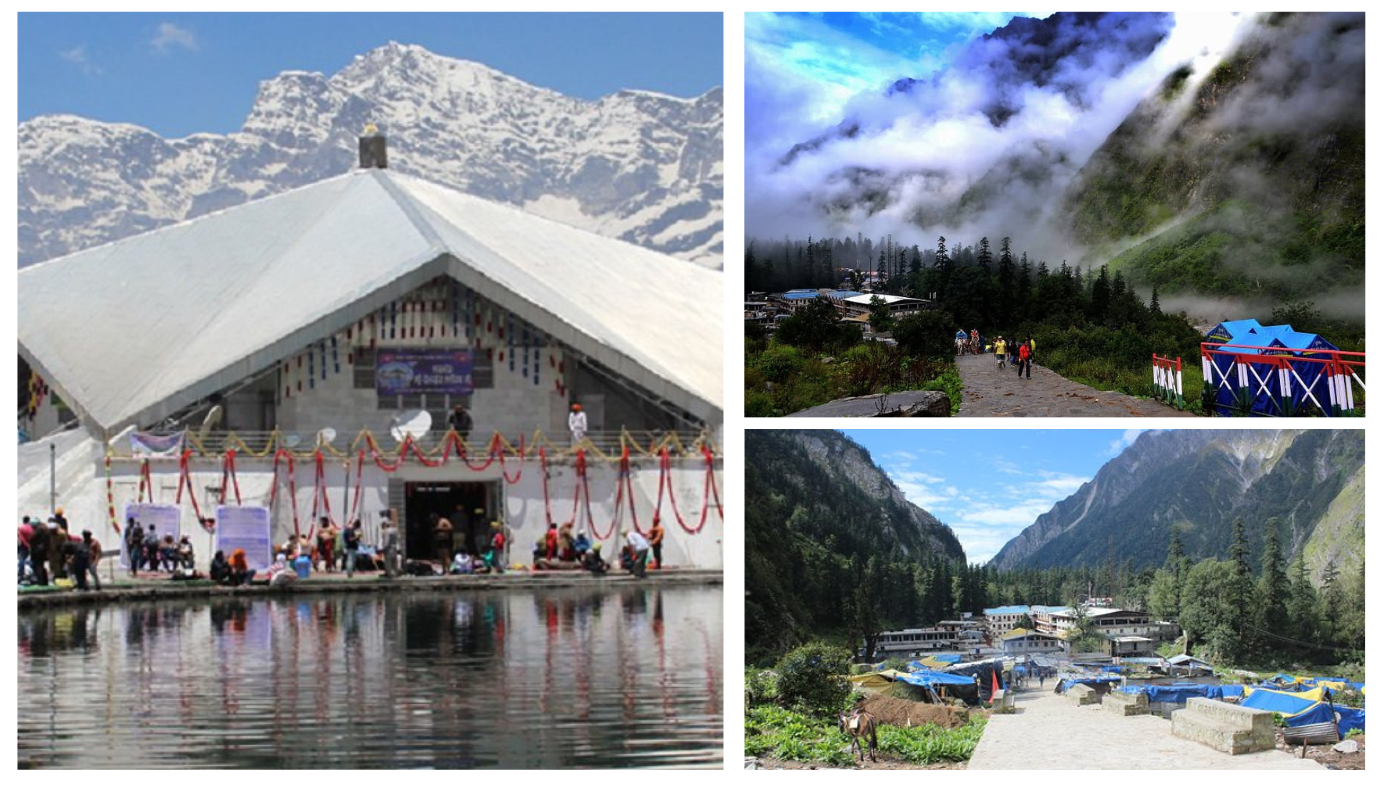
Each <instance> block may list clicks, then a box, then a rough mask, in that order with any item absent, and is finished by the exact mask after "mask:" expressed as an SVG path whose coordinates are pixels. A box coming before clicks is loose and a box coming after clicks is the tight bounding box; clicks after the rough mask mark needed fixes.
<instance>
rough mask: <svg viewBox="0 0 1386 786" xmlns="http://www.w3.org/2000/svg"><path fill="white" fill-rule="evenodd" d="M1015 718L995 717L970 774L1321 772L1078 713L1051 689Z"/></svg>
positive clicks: (1023, 696) (1025, 695)
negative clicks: (1109, 771) (1139, 771)
mask: <svg viewBox="0 0 1386 786" xmlns="http://www.w3.org/2000/svg"><path fill="white" fill-rule="evenodd" d="M1015 706H1016V714H1014V715H993V716H991V718H990V719H989V720H987V728H986V731H985V732H983V734H982V740H981V741H980V742H978V743H977V750H976V751H975V752H974V753H973V754H972V760H971V761H970V762H968V765H967V768H968V769H969V770H1097V769H1104V770H1291V769H1295V770H1317V769H1322V768H1321V767H1320V766H1319V764H1318V762H1316V761H1314V760H1313V759H1300V758H1296V757H1295V756H1292V755H1291V754H1289V753H1286V752H1284V751H1279V750H1272V751H1261V752H1259V753H1244V754H1241V755H1240V756H1233V755H1231V754H1227V753H1222V752H1220V751H1216V750H1213V749H1212V748H1209V747H1207V746H1205V745H1200V744H1198V743H1196V742H1193V741H1191V740H1185V739H1181V738H1179V737H1176V736H1174V734H1173V733H1172V732H1171V731H1170V727H1171V724H1170V722H1169V721H1167V720H1165V719H1164V718H1161V717H1159V716H1158V715H1137V716H1133V717H1129V718H1124V717H1121V716H1119V715H1116V714H1114V713H1111V712H1108V711H1106V710H1104V709H1102V706H1101V705H1099V704H1092V705H1089V706H1086V707H1075V706H1073V705H1071V704H1069V703H1068V699H1067V698H1065V697H1063V696H1056V695H1055V694H1054V692H1053V687H1052V683H1050V684H1048V685H1046V686H1045V688H1044V689H1038V688H1034V689H1031V690H1026V691H1021V692H1020V693H1017V694H1016V697H1015Z"/></svg>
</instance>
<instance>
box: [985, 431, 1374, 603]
mask: <svg viewBox="0 0 1386 786" xmlns="http://www.w3.org/2000/svg"><path fill="white" fill-rule="evenodd" d="M1364 456H1365V453H1364V444H1363V439H1362V432H1361V431H1357V430H1347V429H1341V430H1340V429H1333V430H1322V429H1311V430H1255V431H1246V430H1240V431H1235V430H1214V429H1197V430H1180V431H1166V432H1158V433H1155V432H1147V433H1145V434H1142V435H1141V436H1140V437H1138V438H1137V440H1136V441H1135V442H1134V443H1133V444H1132V445H1130V446H1129V447H1128V448H1127V449H1126V450H1125V451H1123V452H1122V453H1121V455H1119V456H1117V457H1116V458H1114V459H1113V460H1112V461H1109V462H1108V463H1107V464H1106V465H1104V466H1103V467H1102V468H1101V469H1100V470H1099V471H1098V472H1097V474H1096V475H1095V476H1094V477H1093V479H1092V480H1091V481H1089V482H1088V483H1085V484H1083V486H1082V487H1080V488H1079V489H1078V491H1076V492H1075V493H1074V494H1073V495H1071V496H1069V497H1068V498H1066V499H1064V500H1060V501H1059V502H1058V503H1056V504H1055V505H1054V507H1053V508H1052V509H1050V510H1049V511H1048V512H1046V513H1044V514H1042V515H1041V516H1039V517H1038V518H1037V519H1036V520H1035V523H1034V524H1032V525H1030V526H1029V527H1027V528H1025V529H1024V530H1022V531H1021V532H1020V533H1019V534H1018V535H1016V537H1014V538H1012V539H1011V540H1010V541H1009V542H1007V543H1006V545H1005V546H1003V547H1002V548H1001V550H1000V551H998V552H997V554H996V556H995V557H993V558H992V560H991V563H990V564H991V565H992V566H993V567H996V568H998V569H1000V570H1015V569H1021V568H1043V567H1053V566H1061V565H1066V566H1077V565H1095V564H1102V563H1103V562H1104V561H1108V560H1110V561H1114V562H1122V561H1125V560H1128V559H1129V560H1131V562H1132V564H1133V566H1134V567H1135V568H1136V569H1137V570H1139V569H1140V568H1143V567H1156V566H1159V565H1161V564H1163V563H1164V560H1165V555H1166V551H1167V547H1168V543H1169V536H1170V532H1171V531H1173V530H1175V529H1177V530H1178V531H1179V533H1180V539H1181V541H1182V542H1183V545H1184V550H1185V552H1186V553H1188V554H1189V555H1190V556H1191V557H1192V558H1194V559H1195V560H1197V559H1203V558H1206V557H1218V558H1222V557H1223V556H1225V551H1226V547H1227V545H1228V544H1229V543H1230V541H1231V531H1232V521H1233V520H1234V519H1236V518H1241V519H1242V520H1243V522H1244V524H1245V525H1246V530H1247V537H1248V540H1249V542H1250V543H1251V544H1252V553H1253V554H1259V550H1260V544H1261V541H1262V538H1263V536H1264V528H1265V523H1266V522H1267V521H1269V520H1270V519H1271V518H1277V519H1279V520H1280V528H1279V531H1280V540H1281V543H1282V544H1285V550H1286V553H1285V557H1286V558H1287V559H1289V558H1291V557H1292V556H1293V555H1296V554H1299V553H1304V554H1305V556H1306V562H1307V563H1308V564H1309V566H1310V569H1311V572H1312V573H1313V575H1314V576H1315V577H1316V578H1321V577H1322V574H1323V572H1324V568H1325V566H1326V565H1327V564H1328V562H1329V561H1330V560H1337V564H1338V567H1339V569H1340V570H1342V571H1344V572H1347V571H1350V570H1357V569H1360V567H1361V565H1362V555H1363V549H1362V548H1361V546H1360V544H1356V543H1354V542H1352V540H1353V537H1357V538H1358V539H1360V537H1361V536H1360V535H1357V536H1353V534H1352V533H1361V532H1363V531H1364V528H1363V521H1364V518H1363V508H1362V500H1363V499H1364V493H1365V490H1364V482H1363V481H1362V479H1361V477H1360V476H1361V473H1362V469H1363V466H1364V463H1363V462H1364ZM1332 532H1336V533H1347V535H1346V536H1344V537H1346V540H1344V538H1341V537H1340V538H1333V537H1329V536H1328V535H1327V534H1326V533H1332Z"/></svg>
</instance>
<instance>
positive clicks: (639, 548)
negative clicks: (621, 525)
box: [626, 530, 650, 579]
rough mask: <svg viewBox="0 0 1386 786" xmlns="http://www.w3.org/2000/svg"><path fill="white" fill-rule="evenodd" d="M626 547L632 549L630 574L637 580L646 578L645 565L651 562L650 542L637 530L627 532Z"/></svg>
mask: <svg viewBox="0 0 1386 786" xmlns="http://www.w3.org/2000/svg"><path fill="white" fill-rule="evenodd" d="M626 546H627V547H628V548H630V572H631V573H633V574H635V577H636V578H637V579H643V578H645V563H646V562H648V561H649V556H650V542H649V541H648V540H646V539H645V536H644V535H641V534H640V533H639V532H637V531H636V530H628V531H627V532H626Z"/></svg>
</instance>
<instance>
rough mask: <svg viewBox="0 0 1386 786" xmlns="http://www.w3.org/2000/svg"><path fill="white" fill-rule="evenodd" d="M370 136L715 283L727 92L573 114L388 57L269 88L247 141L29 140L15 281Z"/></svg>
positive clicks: (466, 70) (326, 163) (326, 173)
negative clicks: (30, 267) (37, 265)
mask: <svg viewBox="0 0 1386 786" xmlns="http://www.w3.org/2000/svg"><path fill="white" fill-rule="evenodd" d="M367 122H373V123H375V124H376V125H377V126H378V127H379V128H380V130H381V131H382V132H383V133H385V134H387V135H388V136H389V137H390V166H391V167H392V168H395V169H399V170H400V171H403V172H406V173H408V174H411V175H416V176H418V177H423V178H426V179H428V180H432V181H435V182H438V183H442V184H444V185H447V186H450V187H453V188H457V189H459V190H462V191H465V192H467V193H471V194H475V195H477V196H481V197H484V198H487V199H492V200H497V201H502V202H508V203H511V204H515V205H519V206H522V207H524V208H526V209H528V210H530V211H532V212H536V213H539V214H541V215H545V216H547V217H549V218H553V219H555V220H559V221H563V222H565V223H569V224H572V225H574V226H579V227H582V228H584V229H589V230H591V231H595V232H599V233H601V234H604V235H607V236H609V237H617V238H621V239H623V240H627V241H630V242H633V243H637V244H639V245H643V246H646V247H649V248H653V249H655V250H658V251H663V252H665V253H669V254H674V255H677V256H680V257H683V258H686V259H691V260H694V261H697V262H699V263H700V264H705V265H709V266H713V267H717V266H720V265H721V257H722V91H721V89H720V88H717V89H714V90H711V91H709V92H708V93H706V94H704V95H702V96H699V97H698V98H695V99H681V98H675V97H671V96H665V95H659V94H655V93H647V92H640V91H621V92H618V93H616V94H614V95H610V96H606V97H605V98H602V99H600V100H598V101H583V100H579V99H575V98H570V97H567V96H564V95H561V94H559V93H556V92H554V91H551V90H545V89H543V88H539V87H535V86H533V85H529V84H527V83H525V82H523V81H520V80H518V79H515V78H513V77H510V76H507V75H505V74H503V73H500V72H499V71H495V70H493V69H490V68H487V67H486V66H483V65H481V64H478V63H471V62H467V61H462V60H454V59H451V58H446V57H440V56H438V55H435V54H433V53H432V52H429V51H428V50H426V49H423V48H421V47H417V46H405V45H400V44H395V43H391V44H389V45H387V46H384V47H381V48H379V49H376V50H374V51H372V52H370V53H368V54H366V55H362V56H359V57H357V58H356V59H355V61H353V62H352V63H351V64H350V65H348V66H347V67H346V68H344V69H342V70H341V71H340V72H338V73H337V74H335V75H333V76H330V77H327V76H324V75H322V74H316V73H303V72H285V73H283V74H280V75H279V76H276V77H274V78H273V79H269V80H267V81H265V82H264V83H262V84H261V86H260V90H259V93H258V95H257V96H256V99H255V103H254V105H253V106H252V107H251V109H250V112H249V114H248V116H247V117H246V120H245V122H244V124H243V125H242V128H241V130H240V131H238V132H236V133H232V134H228V135H225V136H222V135H216V134H196V135H193V136H190V137H187V138H184V139H171V140H169V139H163V138H162V137H160V136H158V135H157V134H154V133H152V132H150V131H148V130H146V129H142V128H138V127H135V126H130V125H122V124H112V123H100V122H96V121H92V120H86V119H83V118H78V117H72V116H43V117H38V118H34V119H33V120H30V121H27V122H25V123H22V124H20V126H19V162H20V167H19V241H20V254H19V261H20V265H21V266H22V265H25V264H29V263H32V262H37V261H41V260H44V259H50V258H53V257H56V256H61V255H63V254H67V253H71V252H73V251H78V250H81V249H84V248H89V247H92V246H95V245H100V244H101V243H105V242H109V241H112V240H117V239H119V238H122V237H127V236H129V235H132V234H136V233H139V232H143V231H147V230H149V229H152V228H155V227H159V226H164V225H167V224H171V223H175V222H178V221H182V220H185V219H188V218H193V217H195V216H198V215H202V214H204V213H208V212H211V211H215V210H221V209H224V208H227V207H231V206H233V205H237V204H240V203H242V202H245V201H247V200H251V199H256V198H259V197H262V196H267V195H269V194H275V193H279V192H282V191H286V190H289V189H292V188H296V187H298V186H301V185H304V184H307V183H310V182H314V181H316V180H321V179H323V178H326V177H331V176H333V175H337V174H340V173H343V172H346V171H349V170H350V169H351V168H353V167H354V166H355V158H356V137H357V136H358V135H359V134H360V132H361V129H362V128H363V127H364V126H365V125H366V123H367Z"/></svg>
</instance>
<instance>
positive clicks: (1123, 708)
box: [1102, 691, 1150, 717]
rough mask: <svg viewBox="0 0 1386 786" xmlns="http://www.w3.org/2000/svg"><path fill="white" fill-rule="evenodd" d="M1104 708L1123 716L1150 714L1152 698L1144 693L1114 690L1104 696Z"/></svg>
mask: <svg viewBox="0 0 1386 786" xmlns="http://www.w3.org/2000/svg"><path fill="white" fill-rule="evenodd" d="M1102 709H1104V710H1107V711H1108V712H1111V713H1114V714H1116V715H1121V716H1123V717H1125V716H1129V715H1149V714H1150V699H1149V697H1147V696H1146V695H1145V694H1144V693H1122V692H1121V691H1112V692H1111V693H1108V694H1107V695H1106V696H1103V697H1102Z"/></svg>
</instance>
